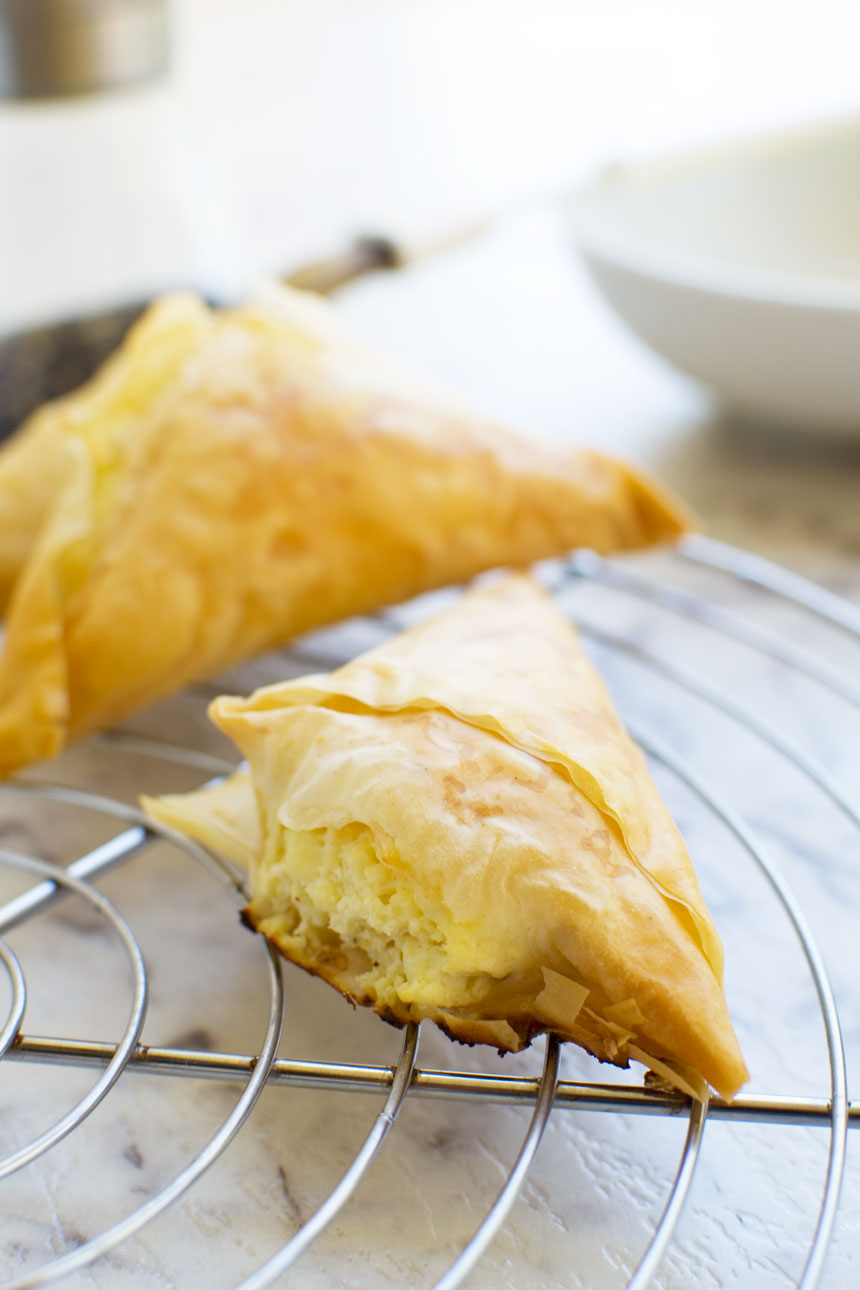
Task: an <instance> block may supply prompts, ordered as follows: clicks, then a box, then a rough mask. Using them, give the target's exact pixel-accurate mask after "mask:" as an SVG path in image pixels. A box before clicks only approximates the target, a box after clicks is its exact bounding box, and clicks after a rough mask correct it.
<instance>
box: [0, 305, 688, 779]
mask: <svg viewBox="0 0 860 1290" xmlns="http://www.w3.org/2000/svg"><path fill="white" fill-rule="evenodd" d="M207 317H208V321H207ZM198 322H199V330H200V337H199V344H195V345H193V346H192V348H193V353H191V355H190V356H189V355H188V354H187V353H185V349H184V348H183V347H184V346H185V343H186V341H187V339H188V334H189V331H190V332H191V333H193V332H194V331H195V328H196V327H197V325H198ZM153 327H154V323H153ZM178 330H179V331H180V332H181V335H182V343H181V344H180V345H179V348H180V349H182V351H183V357H182V360H181V361H180V362H178V364H177V374H176V376H175V379H173V380H172V381H168V382H167V383H166V385H165V384H164V382H162V383H161V384H160V385H159V382H158V381H155V382H154V383H153V384H154V385H156V386H158V388H159V394H158V397H156V398H155V399H154V401H150V400H149V399H148V398H147V397H146V395H145V387H146V385H147V381H145V380H143V379H141V380H140V381H138V376H139V373H138V371H137V367H136V360H135V359H134V354H133V352H132V350H129V352H128V354H127V355H126V359H125V360H118V361H117V363H116V366H115V368H114V375H115V377H116V382H115V384H116V386H117V389H116V390H113V393H111V390H110V389H108V397H104V398H102V399H101V402H99V399H98V398H96V395H95V394H94V395H93V396H92V398H93V408H94V412H93V419H92V420H90V419H88V418H87V416H86V415H85V406H86V400H87V397H89V396H87V395H86V392H84V393H82V394H81V395H80V396H78V398H79V401H78V403H77V404H74V407H75V417H76V424H78V425H80V426H81V427H82V428H81V429H80V431H79V432H75V433H71V432H66V431H64V433H63V436H62V437H63V441H64V445H65V453H64V455H65V466H64V470H65V482H64V485H63V488H62V490H61V492H60V493H59V494H58V495H57V496H56V497H55V498H54V501H53V503H52V504H51V505H50V506H49V509H48V513H47V516H46V518H45V519H44V522H43V524H42V527H41V529H40V531H39V535H38V537H37V539H36V541H35V543H34V545H33V548H32V550H31V552H30V554H29V556H28V558H27V560H26V563H25V564H24V566H23V568H22V570H21V572H20V575H19V577H18V580H17V583H16V585H15V588H14V591H13V594H12V597H11V601H10V605H9V611H8V619H7V634H6V641H5V646H4V649H3V653H2V656H0V773H6V774H8V773H9V772H10V771H12V770H14V769H15V768H16V767H18V766H21V765H23V764H25V763H26V762H29V761H32V760H35V759H38V758H41V757H47V756H51V755H53V754H54V753H56V752H57V751H59V749H61V748H62V746H63V744H64V743H65V742H66V740H67V739H68V738H72V737H76V736H79V735H82V734H85V733H86V732H88V731H91V730H94V729H98V728H101V727H104V726H106V725H109V724H110V723H112V722H114V721H116V720H118V719H119V718H121V717H123V716H126V715H128V714H129V713H131V712H133V711H134V710H136V709H138V708H140V707H143V706H144V705H145V704H148V703H151V702H153V701H154V700H156V699H159V698H161V697H163V696H164V695H166V694H168V693H170V692H171V691H173V690H176V689H178V688H179V687H181V686H182V685H183V684H185V683H187V682H189V681H193V680H197V679H200V678H202V677H205V676H207V675H211V674H212V673H214V672H217V671H218V670H219V669H223V668H224V667H226V666H228V665H230V664H233V663H235V662H237V661H239V660H240V659H243V658H246V657H250V656H251V655H253V654H255V653H258V652H260V651H262V650H265V649H267V648H271V647H273V646H276V645H279V644H281V643H283V642H284V641H286V640H287V639H289V638H290V637H292V636H294V635H296V634H297V633H299V632H302V631H305V630H307V629H309V628H311V627H315V626H319V625H322V624H324V623H329V622H332V621H336V620H338V619H341V618H344V617H347V616H349V615H352V614H356V613H361V612H365V611H368V610H370V609H373V608H376V607H377V606H379V605H383V604H387V603H392V602H396V601H399V600H403V599H405V598H406V597H409V596H412V595H415V594H416V593H418V592H421V591H424V590H427V589H429V588H431V587H437V586H441V585H444V584H447V583H450V582H456V581H459V580H462V579H465V578H468V577H470V576H472V575H473V574H475V573H476V572H478V571H480V570H483V569H487V568H491V567H493V566H496V565H503V564H508V563H518V564H519V563H522V564H526V563H529V562H531V561H534V560H537V559H540V558H543V557H546V556H551V555H556V554H560V553H562V552H564V551H566V550H568V549H570V548H572V547H576V546H590V547H593V548H595V549H597V550H599V551H617V550H621V549H627V548H631V547H638V546H642V545H645V544H648V543H651V542H658V541H661V540H669V539H671V538H674V537H676V536H677V534H678V533H679V532H680V531H681V529H682V527H683V523H684V519H683V515H682V512H681V511H680V509H679V507H678V506H677V505H676V504H675V503H674V502H673V501H672V500H671V499H668V498H666V497H664V496H663V495H662V494H661V493H660V491H659V490H658V489H657V487H656V486H655V485H653V484H651V483H650V482H648V481H647V480H645V479H644V478H643V477H642V476H640V475H638V474H636V473H635V472H633V471H632V470H631V469H629V468H628V467H626V466H624V465H621V464H619V463H617V462H614V461H611V460H610V459H608V458H605V457H603V456H601V455H599V454H597V453H593V452H587V451H585V450H579V449H556V450H553V449H551V448H542V447H538V446H537V445H535V444H532V443H530V442H528V441H525V440H521V439H518V438H516V437H515V436H513V435H511V434H510V433H508V432H506V431H505V430H503V429H500V428H499V427H497V426H495V425H489V424H486V423H484V422H482V421H481V420H479V419H478V418H476V417H474V416H473V415H471V414H469V413H467V412H465V411H464V410H463V409H462V408H460V407H459V406H458V405H457V404H456V403H454V402H453V401H449V400H446V398H445V397H444V396H440V395H437V394H435V393H432V392H428V391H427V390H425V389H424V388H423V387H421V386H419V385H417V384H415V383H414V382H412V381H410V380H408V379H406V378H404V377H403V376H402V375H401V374H400V373H399V372H397V371H396V370H394V369H392V368H390V367H389V366H388V365H387V364H386V363H385V362H384V361H383V360H381V359H378V358H376V357H375V356H373V355H368V354H367V353H366V352H365V351H364V350H362V349H360V348H359V347H358V346H356V345H355V344H354V343H353V342H352V341H351V340H350V339H349V338H348V337H344V336H343V335H342V334H341V332H340V329H339V327H338V325H337V323H336V321H335V320H334V318H333V316H332V313H331V311H330V309H329V307H327V306H324V305H323V304H322V303H321V302H319V301H315V300H313V299H312V298H310V297H305V296H302V295H301V294H299V293H296V292H289V291H286V290H273V291H272V292H271V293H270V295H269V296H268V297H267V298H265V299H264V300H263V301H262V302H261V303H259V304H256V305H249V306H247V307H245V308H242V309H237V310H233V311H226V312H224V313H223V314H221V315H218V316H216V317H215V318H214V320H213V319H212V317H211V316H206V317H204V319H203V321H202V322H201V321H200V320H199V319H197V320H192V322H191V324H190V326H189V327H186V328H185V329H184V330H183V329H182V328H179V329H178ZM177 343H178V344H179V342H177ZM126 360H127V361H126ZM168 366H169V364H168V363H167V361H166V359H164V360H163V362H162V365H161V368H160V369H159V370H160V372H161V373H162V374H164V372H166V370H167V367H168ZM159 380H160V377H159ZM104 384H105V385H106V386H108V387H110V386H111V382H110V381H107V380H106V381H105V383H104ZM138 387H140V388H139V389H138ZM95 389H96V393H98V391H99V390H101V393H102V394H104V393H105V390H104V388H103V387H101V386H98V383H97V385H96V387H95ZM126 393H128V398H127V399H126ZM96 405H97V407H96ZM135 407H139V408H140V412H139V416H137V417H135V415H134V413H133V409H134V408H135ZM51 433H53V432H51ZM34 435H35V431H34ZM45 436H46V438H47V437H49V436H48V431H45ZM54 437H55V438H56V435H54ZM24 442H26V440H25V441H24ZM23 451H24V449H23V447H22V448H21V452H23ZM33 452H34V453H35V448H33Z"/></svg>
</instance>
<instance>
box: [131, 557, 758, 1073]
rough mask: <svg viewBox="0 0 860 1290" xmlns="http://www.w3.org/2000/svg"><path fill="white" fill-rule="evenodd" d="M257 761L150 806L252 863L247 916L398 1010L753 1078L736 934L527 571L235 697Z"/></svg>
mask: <svg viewBox="0 0 860 1290" xmlns="http://www.w3.org/2000/svg"><path fill="white" fill-rule="evenodd" d="M212 712H213V717H214V719H215V721H216V723H217V724H218V725H219V726H220V727H221V728H222V729H223V730H225V731H226V732H227V733H228V734H229V735H230V736H231V737H232V738H233V739H234V740H235V741H236V743H237V744H238V746H239V747H240V749H241V750H242V752H243V753H244V755H245V757H246V758H247V759H248V762H249V765H250V770H248V771H243V772H239V773H238V774H237V775H236V776H234V777H233V779H232V780H230V781H229V782H228V783H227V784H226V785H224V786H222V787H220V788H215V789H211V790H207V791H204V792H201V793H197V794H191V795H188V796H185V797H174V798H163V799H160V800H159V801H157V802H154V803H150V804H149V805H150V809H151V810H152V811H153V813H154V814H156V815H157V816H158V817H160V818H161V819H164V820H165V821H167V822H169V823H171V824H173V825H174V826H177V827H179V828H182V829H184V830H186V831H187V832H189V833H191V834H192V835H193V836H196V837H198V838H200V839H201V840H202V841H204V842H206V843H208V844H209V845H213V846H215V847H217V848H219V849H221V850H222V851H224V852H225V853H226V854H228V855H230V856H231V857H232V858H234V859H237V860H240V861H241V862H242V863H244V864H246V865H247V866H248V868H249V871H250V888H251V892H252V899H251V902H250V904H249V906H248V908H247V910H246V913H245V918H246V921H247V922H249V923H250V924H251V925H252V926H253V927H256V928H257V929H259V930H260V931H261V932H263V933H264V934H265V935H266V936H267V937H268V938H269V939H270V940H271V941H273V942H274V943H275V944H276V945H277V946H278V947H279V948H280V949H281V950H282V951H283V953H284V954H285V955H286V956H287V957H288V958H290V959H292V960H293V961H294V962H297V963H299V964H301V965H302V966H303V967H305V968H308V969H309V970H310V971H312V972H315V973H318V974H319V975H320V976H322V977H324V978H325V979H326V980H328V981H330V982H331V983H332V984H333V985H335V986H336V987H337V988H338V989H339V990H341V991H342V992H343V993H345V994H347V995H348V996H349V997H351V998H352V999H354V1000H355V1001H356V1002H358V1003H362V1004H369V1005H371V1006H372V1007H374V1008H375V1009H376V1010H377V1011H378V1012H379V1013H381V1014H382V1015H383V1016H385V1017H387V1018H388V1019H389V1020H394V1021H397V1022H400V1023H402V1022H405V1021H408V1020H421V1019H424V1018H429V1019H432V1020H433V1021H435V1022H436V1023H437V1024H439V1025H441V1026H442V1027H443V1028H444V1029H446V1030H447V1031H448V1032H449V1033H450V1034H451V1035H453V1036H455V1037H456V1038H459V1039H463V1040H465V1041H467V1042H487V1043H492V1044H494V1045H495V1046H497V1047H498V1048H500V1049H504V1050H517V1049H519V1048H521V1047H523V1046H524V1045H525V1044H526V1043H528V1042H529V1040H530V1039H531V1038H532V1036H533V1035H534V1034H536V1033H538V1032H540V1031H545V1030H550V1031H552V1032H554V1033H556V1034H558V1035H560V1036H561V1037H563V1038H565V1039H572V1040H574V1041H576V1042H577V1043H579V1044H581V1045H582V1046H583V1047H585V1048H587V1049H588V1050H589V1051H590V1052H592V1053H594V1054H595V1055H596V1056H597V1057H600V1058H601V1059H604V1060H607V1061H611V1062H615V1063H617V1064H619V1065H627V1063H628V1060H629V1058H631V1057H633V1058H637V1059H639V1060H642V1061H645V1062H646V1063H647V1064H648V1065H649V1066H651V1067H652V1069H654V1070H655V1071H656V1072H657V1073H658V1074H661V1075H663V1076H664V1077H665V1078H668V1079H671V1080H672V1081H673V1082H674V1083H675V1084H677V1085H679V1086H680V1087H682V1088H684V1089H686V1090H687V1091H701V1088H702V1081H703V1080H704V1081H707V1082H708V1083H710V1084H712V1085H713V1086H714V1087H715V1088H716V1089H717V1090H718V1091H719V1092H721V1093H723V1094H726V1095H729V1096H730V1095H732V1094H733V1093H734V1092H735V1091H736V1090H737V1088H738V1087H739V1086H740V1084H741V1083H743V1081H744V1080H745V1079H746V1069H745V1067H744V1063H743V1059H742V1057H741V1054H740V1051H739V1049H738V1045H737V1041H736V1039H735V1036H734V1033H733V1031H732V1027H731V1022H730V1020H729V1016H728V1010H727V1006H726V1001H725V997H724V994H723V989H722V952H721V948H720V943H719V939H718V937H717V934H716V931H715V930H714V928H713V925H712V923H711V921H710V918H709V916H708V914H707V911H706V909H705V907H704V904H703V902H702V898H701V894H700V892H699V888H698V884H697V882H696V878H695V874H694V872H693V869H692V866H691V864H690V861H689V858H688V856H687V854H686V851H685V849H684V846H683V843H682V841H681V838H680V836H679V835H678V833H677V830H676V829H675V827H674V825H673V823H672V821H671V819H670V817H669V815H668V813H667V812H666V810H665V808H664V807H663V805H662V803H661V802H660V800H659V798H658V796H657V793H656V790H655V788H654V786H653V783H652V782H651V780H650V777H649V776H648V772H647V769H646V767H645V764H644V760H643V758H642V756H641V754H640V753H639V752H638V750H637V749H636V748H635V746H634V745H633V744H632V742H631V741H630V740H629V738H628V736H627V735H626V734H625V732H624V731H623V729H622V727H621V725H620V723H619V722H618V719H617V717H616V716H615V714H614V711H613V709H612V706H611V703H610V700H609V698H608V696H607V694H606V691H605V690H604V688H603V686H602V684H601V682H600V681H599V679H598V677H597V676H596V674H595V673H594V671H593V669H592V668H591V666H590V664H588V662H587V660H586V659H585V656H584V655H583V654H582V652H581V650H580V648H579V645H578V642H577V639H576V636H575V634H574V633H573V631H572V629H571V628H570V627H569V625H568V624H567V623H566V622H565V621H564V620H563V619H562V618H561V617H560V616H559V615H558V613H557V612H556V610H555V609H554V607H553V606H552V605H551V604H550V602H549V601H548V600H547V599H546V598H545V597H544V596H543V595H542V593H540V592H539V591H538V590H537V589H536V588H535V587H534V586H533V585H532V584H530V583H529V582H527V581H526V580H525V579H521V578H510V579H508V580H506V581H504V582H502V583H500V584H498V585H496V586H495V587H493V588H490V589H486V590H482V591H477V592H473V593H471V595H469V596H466V597H464V598H463V600H462V601H461V602H460V603H459V605H458V606H457V607H456V608H455V609H454V610H452V611H451V612H450V613H448V614H446V615H443V616H442V617H441V618H439V619H437V620H435V621H434V622H431V623H428V624H426V625H425V626H423V627H420V628H417V629H415V630H413V631H411V632H407V633H405V634H404V635H403V636H401V637H399V638H398V639H397V640H395V641H393V642H391V643H390V644H388V645H385V646H383V647H381V648H380V649H377V650H374V651H371V652H370V653H369V654H366V655H364V656H362V657H361V658H359V659H356V660H355V661H354V662H353V663H351V664H349V665H347V666H346V667H344V668H341V669H340V670H339V671H337V672H334V673H332V674H330V675H328V676H315V677H308V678H304V679H301V680H298V681H293V682H288V683H286V684H284V685H279V686H273V687H269V688H268V689H265V690H261V691H258V692H257V693H256V694H255V695H253V696H252V697H251V698H250V699H248V700H238V699H226V698H225V699H219V700H217V701H216V703H215V704H214V705H213V709H212Z"/></svg>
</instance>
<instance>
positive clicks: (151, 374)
mask: <svg viewBox="0 0 860 1290" xmlns="http://www.w3.org/2000/svg"><path fill="white" fill-rule="evenodd" d="M213 326H214V315H213V314H212V313H211V311H210V310H209V309H207V308H206V305H205V304H204V303H203V301H202V300H200V299H198V297H197V296H193V295H186V294H175V295H169V296H165V297H164V298H163V299H161V300H159V301H158V302H157V303H156V304H154V305H153V306H152V308H151V309H148V310H147V312H146V314H145V315H144V316H143V318H141V319H140V321H139V322H137V323H136V324H135V326H134V327H132V328H131V330H130V331H129V333H128V336H127V337H126V339H125V341H124V342H123V344H122V346H121V347H120V349H118V350H117V352H116V353H115V354H114V355H113V356H112V357H111V358H110V359H108V361H107V362H106V363H104V364H103V365H102V367H101V368H100V369H99V371H98V372H97V373H96V375H95V376H94V377H93V378H92V380H90V381H87V383H86V384H85V385H83V386H81V388H80V389H79V390H76V391H75V392H74V393H73V394H69V395H66V396H65V397H64V398H62V399H57V400H56V401H54V402H53V403H46V404H45V405H44V407H42V408H39V410H38V411H37V412H34V413H33V415H32V416H30V417H28V419H27V420H26V421H25V423H24V424H23V425H22V426H21V428H20V430H18V431H17V432H16V433H15V434H14V435H13V436H12V438H11V439H9V440H8V442H7V443H5V444H4V445H3V448H2V451H0V612H2V611H3V609H5V607H6V604H7V602H8V600H9V596H10V594H11V591H12V587H13V586H14V584H15V579H16V578H17V577H18V574H19V573H20V572H21V569H22V568H23V567H24V565H25V564H26V562H27V559H28V557H29V555H30V551H31V550H32V547H33V543H34V542H35V540H36V538H37V536H38V533H39V530H40V528H41V526H42V523H43V521H44V519H45V517H46V515H47V514H48V512H49V510H50V508H51V506H52V504H53V503H54V501H55V500H56V498H57V496H58V495H59V494H60V493H61V492H62V489H63V486H64V485H65V483H66V480H67V479H68V476H69V474H70V473H73V472H74V470H75V463H74V452H75V448H74V444H75V441H76V440H77V439H83V440H84V442H85V443H86V445H87V448H88V450H89V455H90V457H91V459H92V462H93V467H94V469H96V470H98V471H101V472H106V471H109V470H110V468H111V464H112V462H113V460H114V458H115V454H116V452H117V444H118V443H120V442H121V441H122V440H123V438H124V437H125V436H126V435H127V434H135V433H136V431H137V430H138V427H139V425H140V421H141V415H142V414H143V413H144V412H145V411H146V410H147V409H150V408H152V407H153V406H154V405H155V404H157V402H158V400H159V399H160V397H161V396H162V394H163V393H164V391H165V390H166V389H168V388H169V387H170V386H171V385H172V384H173V383H174V382H175V381H176V379H177V377H178V375H179V373H180V371H181V370H182V366H183V364H184V363H185V361H186V360H187V359H188V358H189V357H190V356H191V355H192V354H193V353H194V352H195V351H196V350H198V349H199V348H200V346H201V345H202V343H203V340H204V338H205V336H206V335H207V333H209V332H210V331H211V330H212V328H213Z"/></svg>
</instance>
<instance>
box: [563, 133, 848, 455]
mask: <svg viewBox="0 0 860 1290" xmlns="http://www.w3.org/2000/svg"><path fill="white" fill-rule="evenodd" d="M574 213H575V221H576V231H577V238H578V241H579V246H580V249H581V251H582V254H583V255H584V257H585V261H586V264H587V265H588V268H589V270H590V272H591V274H592V275H593V277H594V280H595V281H596V283H597V285H598V286H599V288H600V289H601V291H602V292H603V294H604V295H605V297H606V299H607V300H608V301H609V303H610V304H611V305H612V307H613V308H614V309H615V311H616V312H617V313H618V315H619V316H620V317H621V318H622V319H623V320H624V321H625V322H626V323H627V324H628V325H629V326H630V327H631V328H632V329H633V331H635V332H636V333H637V334H638V335H639V336H640V337H641V338H642V340H644V341H646V342H647V344H648V345H650V346H651V348H652V349H655V350H656V351H657V352H658V353H659V354H662V355H663V356H664V357H665V358H667V359H669V360H670V362H672V363H674V364H675V365H676V366H677V367H679V368H681V369H682V370H683V371H685V372H687V373H688V374H689V375H690V376H693V377H695V378H696V379H698V380H699V381H702V382H703V383H704V384H705V385H707V386H709V387H710V388H711V389H712V390H713V391H714V392H715V393H716V394H717V396H718V397H719V398H720V399H721V400H722V401H723V402H724V403H725V404H727V405H728V406H729V407H730V408H731V409H733V410H735V411H737V412H739V413H741V414H743V415H745V416H747V417H753V418H755V419H756V420H760V421H766V422H771V423H774V424H776V425H781V426H791V427H793V428H795V429H803V430H808V431H810V432H816V431H820V430H824V431H827V432H837V433H841V434H845V435H860V122H858V121H852V122H847V123H841V124H839V125H830V126H826V127H819V128H816V129H811V130H806V131H802V132H795V133H792V134H786V135H780V136H778V137H771V138H767V139H760V140H756V141H754V142H746V143H743V144H738V145H733V146H721V147H719V148H711V149H708V150H706V151H701V152H698V153H695V154H687V155H685V156H683V157H678V158H672V159H669V160H662V161H654V162H646V163H642V164H637V165H631V166H616V167H613V168H612V169H611V170H610V171H608V172H607V173H606V174H605V175H604V176H602V177H601V178H600V179H599V180H597V181H596V182H595V183H594V184H592V185H591V186H590V187H589V188H587V189H586V190H585V191H584V192H581V193H580V194H579V196H578V198H577V200H576V203H575V208H574Z"/></svg>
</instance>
